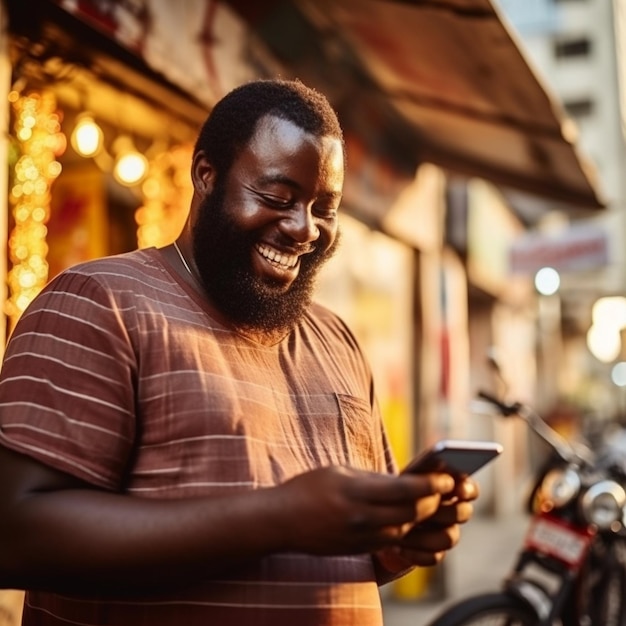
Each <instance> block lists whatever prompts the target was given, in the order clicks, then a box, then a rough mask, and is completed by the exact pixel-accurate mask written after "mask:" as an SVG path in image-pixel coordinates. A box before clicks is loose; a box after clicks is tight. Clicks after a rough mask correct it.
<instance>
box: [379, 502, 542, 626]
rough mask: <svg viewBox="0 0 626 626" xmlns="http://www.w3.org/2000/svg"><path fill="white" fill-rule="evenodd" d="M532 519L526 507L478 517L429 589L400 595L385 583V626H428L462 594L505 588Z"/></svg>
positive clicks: (440, 569) (436, 573)
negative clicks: (415, 595) (414, 594)
mask: <svg viewBox="0 0 626 626" xmlns="http://www.w3.org/2000/svg"><path fill="white" fill-rule="evenodd" d="M529 520H530V518H529V516H528V515H527V514H525V513H522V512H520V513H508V514H506V515H501V516H493V515H489V514H485V513H483V514H481V515H479V516H476V517H474V518H472V519H471V520H470V521H469V522H468V523H467V524H466V525H465V526H464V527H463V531H462V534H461V540H460V541H459V543H458V544H457V546H456V547H455V548H454V549H453V550H451V551H450V553H449V554H448V555H447V556H446V558H445V560H444V562H443V564H441V565H439V566H437V568H436V569H435V571H434V572H433V573H432V575H431V577H430V583H429V584H428V585H427V591H426V592H425V593H424V594H422V595H421V596H420V597H418V598H416V599H415V598H411V599H409V600H405V599H398V597H397V595H398V594H397V593H394V588H393V584H391V585H387V586H385V587H383V589H382V598H383V612H384V620H385V626H426V625H427V624H428V622H429V620H431V619H432V618H434V617H435V616H436V615H438V614H439V613H440V612H441V611H442V610H443V609H444V608H445V607H446V606H448V605H449V604H451V603H453V602H455V601H456V600H460V599H462V598H465V597H468V596H471V595H474V594H477V593H482V592H490V591H499V590H500V589H501V586H502V581H503V579H504V578H505V576H506V575H507V574H508V572H509V571H510V569H511V568H512V566H513V564H514V563H515V559H516V557H517V553H518V550H519V549H520V547H521V546H522V541H523V538H524V535H525V532H526V528H527V526H528V523H529Z"/></svg>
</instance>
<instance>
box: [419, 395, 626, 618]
mask: <svg viewBox="0 0 626 626" xmlns="http://www.w3.org/2000/svg"><path fill="white" fill-rule="evenodd" d="M478 395H479V397H480V398H481V399H482V400H483V401H486V402H488V403H489V404H490V405H491V406H492V407H495V409H496V410H497V412H498V413H499V415H501V416H502V417H505V418H511V417H519V418H522V419H523V420H524V421H525V422H526V423H527V424H528V426H529V427H530V428H531V429H532V430H533V431H534V432H535V433H536V434H537V435H539V436H540V437H541V438H542V439H543V440H544V441H545V442H546V443H547V444H548V446H549V448H550V450H551V452H552V455H551V458H550V459H549V462H548V463H547V464H546V467H545V468H544V471H543V472H542V473H541V474H540V477H539V479H538V481H537V483H536V485H535V487H534V489H533V493H532V495H531V498H530V500H529V503H530V504H529V507H530V508H531V509H532V515H531V520H530V525H529V528H528V530H527V533H526V537H525V540H524V545H523V547H522V548H521V550H520V552H519V554H518V557H517V559H516V562H515V564H514V566H513V568H512V571H511V572H510V574H509V575H508V576H507V577H506V579H505V580H504V581H503V586H502V589H501V590H500V591H494V592H488V593H482V594H478V595H475V596H473V597H468V598H466V599H463V600H460V601H458V602H455V603H454V604H453V605H451V606H449V607H447V608H446V609H445V610H444V611H443V612H442V613H441V614H439V616H438V617H436V618H435V619H434V621H431V622H430V624H429V625H428V626H470V625H472V624H473V625H476V626H478V625H480V624H483V625H487V624H493V625H498V624H499V625H502V626H504V625H507V626H626V490H625V489H624V486H625V485H626V461H625V460H624V455H623V454H619V453H618V454H616V453H615V452H614V450H612V449H609V448H604V447H600V448H598V449H597V450H593V449H591V447H589V446H588V445H586V444H582V443H578V442H577V443H570V442H569V441H567V440H566V439H564V438H563V437H561V436H560V435H559V433H558V432H557V431H555V430H554V429H553V428H551V427H550V426H549V425H548V423H547V422H545V421H544V420H543V419H542V418H541V416H540V415H539V414H538V413H537V412H536V411H534V410H533V409H532V408H531V407H530V406H527V405H525V404H522V403H519V402H514V403H507V402H504V401H502V400H500V399H498V398H496V397H494V396H493V395H492V394H490V393H487V392H480V393H479V394H478Z"/></svg>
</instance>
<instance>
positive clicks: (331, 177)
mask: <svg viewBox="0 0 626 626" xmlns="http://www.w3.org/2000/svg"><path fill="white" fill-rule="evenodd" d="M343 175H344V164H343V150H342V146H341V142H340V141H339V140H338V139H334V138H331V137H322V138H319V137H315V136H313V135H310V134H308V133H306V132H304V131H303V130H302V129H300V128H299V127H297V126H296V125H294V124H293V123H291V122H288V121H286V120H283V119H280V118H276V117H265V118H262V119H261V120H260V121H259V124H258V125H257V129H256V132H255V134H254V135H253V137H252V139H251V141H250V143H249V144H248V146H247V147H245V148H244V149H243V150H242V151H241V153H240V154H239V155H238V157H237V158H236V159H235V161H234V162H233V164H232V167H231V169H230V171H229V172H228V174H227V176H226V177H225V178H221V179H219V180H218V181H217V183H216V185H215V187H214V188H213V189H212V191H211V193H210V194H206V195H205V197H204V198H203V200H202V203H201V206H200V209H199V212H198V217H197V221H196V223H195V226H194V258H195V261H196V264H197V266H198V269H199V271H200V274H201V276H202V279H203V281H204V284H205V287H206V289H207V292H208V294H209V296H210V297H211V299H212V301H213V302H214V304H215V305H216V306H217V307H218V308H219V309H220V311H221V312H222V313H224V314H226V315H227V316H228V317H229V318H230V319H231V320H232V321H233V322H234V323H235V324H236V325H240V326H243V327H248V328H253V329H257V330H261V331H276V330H278V331H283V330H287V329H289V328H291V327H292V326H293V325H294V324H295V323H296V322H297V320H298V319H299V318H300V316H301V315H302V313H303V311H304V310H305V309H306V307H307V306H308V304H309V303H310V301H311V297H312V294H313V288H314V282H315V278H316V277H317V274H318V272H319V269H320V267H321V266H322V264H323V263H324V262H325V261H326V260H327V259H328V258H330V256H331V255H332V254H333V252H334V251H335V249H336V245H337V243H338V237H337V234H338V232H337V212H338V208H339V203H340V200H341V191H342V186H343Z"/></svg>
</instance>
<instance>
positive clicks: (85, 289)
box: [0, 249, 393, 626]
mask: <svg viewBox="0 0 626 626" xmlns="http://www.w3.org/2000/svg"><path fill="white" fill-rule="evenodd" d="M0 443H1V444H3V445H5V446H6V447H8V448H11V449H13V450H16V451H18V452H21V453H24V454H27V455H30V456H32V457H34V458H35V459H37V460H39V461H41V462H43V463H45V464H48V465H50V466H52V467H54V468H55V469H58V470H61V471H64V472H66V473H69V474H72V475H75V476H77V477H79V478H81V479H83V480H85V481H88V482H89V483H91V484H93V485H95V486H97V487H100V488H104V489H107V490H110V491H113V492H124V493H128V494H132V495H133V496H137V497H143V498H185V497H197V496H210V495H222V494H225V493H228V492H229V491H231V490H237V491H241V489H255V488H259V487H268V486H272V485H277V484H280V483H282V482H284V481H285V480H287V479H289V478H291V477H293V476H295V475H297V474H300V473H302V472H305V471H307V470H310V469H313V468H316V467H320V466H325V465H329V464H338V465H351V466H353V467H358V468H363V469H369V470H376V471H382V472H387V471H392V470H393V462H392V459H391V455H390V452H389V449H388V446H387V441H386V438H385V434H384V432H383V426H382V423H381V419H380V415H379V412H378V409H377V406H376V402H375V399H374V394H373V386H372V377H371V372H370V370H369V368H368V365H367V363H366V361H365V359H364V358H363V355H362V353H361V351H360V350H359V347H358V345H357V343H356V341H355V339H354V337H353V335H352V334H351V333H350V331H349V330H348V329H347V327H346V326H345V325H344V323H343V322H342V321H341V320H340V319H339V318H338V317H337V316H336V315H334V314H333V313H331V312H330V311H328V310H327V309H325V308H323V307H321V306H319V305H312V306H311V307H310V309H309V311H308V312H307V314H306V315H305V316H304V318H303V319H302V320H301V321H300V323H299V324H298V325H297V327H296V328H295V329H294V330H293V331H292V332H291V333H290V334H289V335H288V336H287V337H286V338H285V339H284V340H283V341H281V342H280V343H278V344H277V345H274V346H271V347H268V346H263V345H260V344H258V343H255V342H253V341H251V340H249V339H247V338H245V337H243V336H241V335H239V334H238V333H236V332H233V331H232V330H230V329H228V328H226V327H224V326H222V325H220V324H219V323H218V322H216V321H215V319H214V318H213V317H212V316H211V314H210V312H209V311H208V310H207V308H206V305H205V303H204V301H203V298H202V297H201V296H200V295H199V294H198V293H196V292H195V291H194V290H193V289H192V288H191V287H189V286H188V285H187V284H186V283H185V282H184V281H182V279H181V278H180V277H179V276H178V274H177V273H176V272H175V270H174V269H173V268H171V267H170V266H169V265H168V263H167V262H166V261H165V259H164V257H163V254H162V253H161V252H160V251H159V250H156V249H149V250H142V251H135V252H132V253H128V254H124V255H119V256H117V257H110V258H106V259H100V260H97V261H92V262H89V263H85V264H82V265H79V266H76V267H74V268H72V269H70V270H67V271H66V272H64V273H63V274H61V275H59V276H58V277H56V278H55V279H54V280H53V281H52V282H51V283H50V284H49V285H48V286H47V287H46V289H45V290H44V291H42V293H41V294H40V295H39V297H38V298H37V299H36V300H35V301H34V302H33V304H32V305H31V306H30V307H29V309H28V310H27V311H26V312H25V313H24V315H23V316H22V319H21V320H20V322H19V324H18V326H17V327H16V329H15V331H14V333H13V335H12V337H11V340H10V342H9V345H8V347H7V352H6V355H5V360H4V365H3V369H2V377H1V379H0ZM253 531H254V529H253V525H251V532H253ZM95 540H97V539H95ZM225 571H226V570H225ZM24 620H25V621H24V623H25V624H28V625H34V624H37V625H46V626H51V625H55V626H60V625H61V624H63V625H65V626H67V625H68V624H80V625H82V626H88V625H96V624H98V625H101V624H111V625H113V624H115V625H117V626H125V625H128V626H130V625H132V626H141V625H146V626H147V625H150V626H160V625H173V624H176V625H185V626H195V625H200V624H202V625H203V626H206V625H208V624H219V625H220V626H246V625H248V624H250V625H252V624H254V625H255V626H262V625H264V624H267V626H282V625H285V626H286V625H290V626H292V625H293V624H297V625H298V626H307V625H311V626H313V625H315V626H322V625H324V626H339V625H341V626H379V625H380V624H382V616H381V607H380V598H379V593H378V587H377V584H376V579H375V575H374V569H373V563H372V559H371V557H370V556H369V555H356V556H346V557H316V556H311V555H305V554H292V553H289V554H275V555H272V556H269V557H266V558H263V559H260V560H259V561H258V563H256V564H255V565H254V566H252V567H247V568H246V569H245V570H242V571H239V572H236V573H234V574H233V573H232V571H229V573H228V575H226V574H225V575H224V576H223V578H220V577H215V578H212V579H211V580H204V581H199V582H198V584H197V585H194V586H193V587H190V588H188V589H186V590H184V591H181V590H179V589H177V590H176V591H175V592H172V593H171V594H168V593H159V594H158V595H154V596H150V598H149V599H142V600H139V599H136V600H133V599H125V600H124V601H108V600H104V599H89V600H87V599H85V598H81V597H72V596H70V595H67V594H66V595H60V594H52V593H42V592H29V593H27V597H26V604H25V610H24Z"/></svg>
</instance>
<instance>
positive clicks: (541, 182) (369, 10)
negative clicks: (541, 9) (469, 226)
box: [228, 0, 603, 209]
mask: <svg viewBox="0 0 626 626" xmlns="http://www.w3.org/2000/svg"><path fill="white" fill-rule="evenodd" d="M228 4H230V5H231V6H232V7H233V8H234V9H235V10H236V11H237V12H238V13H239V14H240V15H241V16H242V17H244V19H246V20H247V21H248V23H249V24H251V25H252V27H253V28H254V29H255V30H256V32H257V33H258V34H259V36H260V37H261V38H262V39H263V40H264V41H265V42H266V44H267V45H268V46H269V48H270V49H271V50H272V51H273V53H274V54H276V55H277V57H278V58H280V60H281V61H282V62H283V63H285V64H286V65H287V66H288V67H290V68H291V69H292V71H293V72H294V74H296V75H298V76H300V77H301V78H302V79H303V80H305V79H306V80H309V81H311V82H315V84H317V85H319V86H320V87H321V88H323V89H325V90H326V91H328V92H329V93H330V94H331V95H334V99H335V102H338V103H340V109H341V110H343V111H344V112H345V113H346V115H347V113H349V114H350V115H351V116H354V115H356V114H357V112H358V110H359V109H360V108H362V109H364V110H365V111H366V112H367V113H366V114H365V116H366V119H363V120H362V124H361V125H362V130H364V129H365V126H366V125H368V126H367V131H368V132H370V133H371V132H375V133H377V136H376V137H374V138H372V142H373V143H375V144H376V145H379V146H380V145H384V144H386V143H389V142H392V143H391V146H390V149H391V150H394V151H396V152H398V151H403V152H404V153H405V154H404V157H406V156H407V155H408V156H411V153H412V156H413V157H414V158H415V160H416V161H417V162H423V161H429V162H432V163H435V164H437V165H440V166H442V167H444V168H447V169H450V170H452V171H456V172H460V173H463V174H466V175H470V176H478V177H482V178H485V179H487V180H490V181H492V182H494V183H496V184H498V185H502V186H505V187H511V188H514V189H519V190H523V191H526V192H530V193H531V194H536V195H538V196H542V197H545V198H550V199H553V200H556V201H560V202H562V203H565V204H566V205H572V206H574V207H577V208H585V209H597V208H601V207H602V206H603V204H602V202H601V201H600V199H599V197H598V192H597V189H596V188H595V183H594V180H593V174H592V173H591V171H590V168H589V166H588V165H587V164H585V163H584V161H583V159H582V158H581V156H580V155H579V154H578V152H577V149H576V146H575V144H574V143H572V142H571V141H569V140H568V138H567V136H566V129H567V124H566V118H565V116H564V114H563V110H562V108H561V106H560V104H559V103H558V102H557V101H556V100H555V99H554V98H552V97H551V96H550V95H549V93H548V91H547V90H546V88H545V87H544V86H543V85H542V84H541V83H540V81H539V79H538V77H537V76H536V75H535V73H534V72H533V71H532V69H531V67H530V66H529V64H528V62H527V60H526V59H525V58H524V56H523V54H522V52H521V51H520V47H519V45H518V44H517V42H516V40H515V36H514V34H513V33H512V31H511V30H510V28H509V27H508V26H507V25H506V23H505V22H504V20H503V18H502V16H501V15H500V14H499V13H498V11H497V10H496V9H495V8H494V6H493V4H492V3H491V2H490V1H489V0H421V1H420V0H413V1H405V2H400V1H383V0H298V1H297V2H267V3H259V4H256V3H251V2H247V1H246V0H230V1H229V3H228ZM395 116H398V118H399V119H400V120H401V121H400V122H396V123H395V124H394V123H390V122H391V121H392V119H393V118H394V117H395ZM376 120H378V124H377V123H376ZM372 122H373V123H372ZM357 123H358V122H357Z"/></svg>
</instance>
